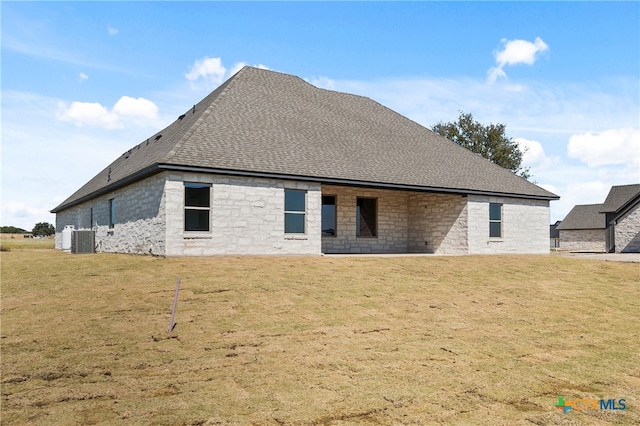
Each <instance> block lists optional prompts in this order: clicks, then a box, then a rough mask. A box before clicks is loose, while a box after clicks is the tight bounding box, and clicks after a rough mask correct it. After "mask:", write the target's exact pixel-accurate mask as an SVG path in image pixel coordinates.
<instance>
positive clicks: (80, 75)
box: [78, 72, 89, 82]
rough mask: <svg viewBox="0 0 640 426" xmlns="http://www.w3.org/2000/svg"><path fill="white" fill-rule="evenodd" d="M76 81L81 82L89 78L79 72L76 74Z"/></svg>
mask: <svg viewBox="0 0 640 426" xmlns="http://www.w3.org/2000/svg"><path fill="white" fill-rule="evenodd" d="M78 79H79V80H80V81H81V82H82V81H85V80H89V76H88V75H87V74H85V73H83V72H81V73H80V74H78Z"/></svg>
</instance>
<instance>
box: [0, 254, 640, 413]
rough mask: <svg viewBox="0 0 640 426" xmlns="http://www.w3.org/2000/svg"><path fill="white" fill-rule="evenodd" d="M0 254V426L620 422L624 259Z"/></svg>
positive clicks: (631, 379)
mask: <svg viewBox="0 0 640 426" xmlns="http://www.w3.org/2000/svg"><path fill="white" fill-rule="evenodd" d="M1 256H2V257H1V260H2V307H1V313H2V330H1V343H2V361H1V362H2V422H3V423H7V424H12V423H15V424H29V423H31V424H72V423H80V424H91V423H99V422H106V423H115V424H296V425H297V424H308V425H316V424H319V425H338V424H382V425H395V424H439V423H440V424H505V425H506V424H510V425H511V424H523V425H531V424H537V425H555V424H609V423H612V424H638V423H639V422H640V411H639V405H640V395H639V393H638V389H640V355H639V354H640V320H639V315H640V286H639V284H638V278H639V277H640V269H639V268H638V264H630V263H613V262H595V261H581V260H577V259H568V258H563V257H560V256H465V257H402V258H375V257H366V258H358V257H212V258H174V259H164V258H154V257H137V256H125V255H108V254H94V255H71V254H65V253H60V252H54V251H52V250H43V251H28V250H25V251H15V252H14V251H11V252H8V253H2V254H1ZM178 276H180V277H181V278H182V286H181V289H180V296H179V301H178V307H177V313H176V322H177V326H176V328H175V330H174V332H173V333H172V334H171V335H169V334H168V332H167V327H168V325H169V317H170V313H171V304H172V301H173V294H174V288H175V282H176V278H177V277H178ZM558 396H564V397H565V399H573V398H584V397H588V398H598V399H599V398H607V399H608V398H615V399H620V398H625V399H626V404H627V409H626V410H625V411H622V412H607V411H603V412H599V411H584V412H577V411H572V412H570V413H568V414H566V415H565V414H562V413H561V412H559V411H558V410H556V409H555V408H554V407H553V406H554V404H555V403H556V401H557V398H558Z"/></svg>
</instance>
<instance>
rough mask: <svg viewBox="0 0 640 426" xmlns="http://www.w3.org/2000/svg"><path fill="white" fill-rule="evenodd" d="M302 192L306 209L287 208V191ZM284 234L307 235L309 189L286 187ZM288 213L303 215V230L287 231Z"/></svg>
mask: <svg viewBox="0 0 640 426" xmlns="http://www.w3.org/2000/svg"><path fill="white" fill-rule="evenodd" d="M289 191H291V192H294V191H295V192H302V193H303V194H304V210H287V192H289ZM283 211H284V215H283V219H284V224H283V225H284V234H285V235H287V236H296V235H307V190H306V189H295V188H284V206H283ZM287 215H302V232H287Z"/></svg>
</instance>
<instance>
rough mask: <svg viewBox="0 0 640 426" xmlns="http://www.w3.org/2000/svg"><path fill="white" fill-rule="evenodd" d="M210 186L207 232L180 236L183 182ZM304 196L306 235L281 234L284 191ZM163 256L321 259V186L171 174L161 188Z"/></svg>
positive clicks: (182, 226) (186, 233) (293, 182)
mask: <svg viewBox="0 0 640 426" xmlns="http://www.w3.org/2000/svg"><path fill="white" fill-rule="evenodd" d="M185 182H198V183H210V184H211V185H212V187H211V188H212V189H211V197H212V202H211V232H208V233H192V232H185V231H184V183H185ZM285 188H286V189H299V190H305V191H307V197H306V199H307V210H306V218H305V227H306V232H305V233H304V234H285V233H284V190H285ZM165 196H166V200H167V202H166V205H167V209H166V212H167V233H166V241H167V249H166V252H165V254H166V255H167V256H206V255H219V254H243V255H244V254H253V255H258V254H260V255H267V254H315V255H319V254H321V243H320V210H321V209H320V203H321V194H320V184H309V183H303V182H295V181H285V180H278V179H262V178H249V177H246V178H243V177H225V176H218V175H207V174H196V173H171V174H170V175H169V176H168V179H167V183H166V186H165Z"/></svg>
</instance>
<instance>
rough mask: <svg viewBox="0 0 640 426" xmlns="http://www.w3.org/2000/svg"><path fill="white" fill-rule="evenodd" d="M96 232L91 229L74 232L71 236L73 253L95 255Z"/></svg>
mask: <svg viewBox="0 0 640 426" xmlns="http://www.w3.org/2000/svg"><path fill="white" fill-rule="evenodd" d="M95 240H96V237H95V232H94V231H92V230H90V229H80V230H77V231H73V234H72V235H71V253H95V251H96V246H95Z"/></svg>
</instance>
